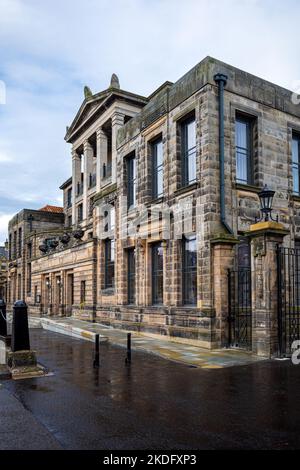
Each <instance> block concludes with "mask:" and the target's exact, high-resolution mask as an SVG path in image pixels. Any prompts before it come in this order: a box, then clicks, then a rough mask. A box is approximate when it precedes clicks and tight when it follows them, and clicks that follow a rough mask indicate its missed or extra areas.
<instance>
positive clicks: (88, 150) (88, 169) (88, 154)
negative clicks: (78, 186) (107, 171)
mask: <svg viewBox="0 0 300 470" xmlns="http://www.w3.org/2000/svg"><path fill="white" fill-rule="evenodd" d="M83 152H84V176H83V220H86V218H87V216H88V213H89V204H88V197H87V193H88V189H89V179H90V174H91V173H92V171H93V157H94V152H93V147H92V146H91V144H90V143H89V141H88V140H86V141H85V142H84V146H83Z"/></svg>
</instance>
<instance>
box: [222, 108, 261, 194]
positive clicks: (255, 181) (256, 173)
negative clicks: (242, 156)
mask: <svg viewBox="0 0 300 470" xmlns="http://www.w3.org/2000/svg"><path fill="white" fill-rule="evenodd" d="M237 114H239V115H241V116H243V115H244V116H245V117H246V118H249V119H251V120H253V126H254V128H253V131H252V132H253V134H254V136H252V145H253V149H252V163H251V167H252V169H251V171H252V177H251V181H252V184H251V183H249V184H243V183H239V182H238V181H237V179H236V149H235V122H236V116H237ZM230 121H231V126H230V154H231V174H232V179H233V182H234V183H235V184H236V185H239V186H245V187H247V186H248V187H255V188H258V187H261V186H262V184H263V181H262V178H261V176H260V175H261V173H262V172H261V171H260V162H262V158H263V153H262V135H263V125H262V113H261V112H260V111H258V110H257V109H254V108H252V107H251V106H246V105H243V104H240V103H237V102H230ZM225 134H226V128H225Z"/></svg>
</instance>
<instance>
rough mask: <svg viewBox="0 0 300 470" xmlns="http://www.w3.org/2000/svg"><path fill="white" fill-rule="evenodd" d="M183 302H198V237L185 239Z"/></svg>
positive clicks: (190, 303)
mask: <svg viewBox="0 0 300 470" xmlns="http://www.w3.org/2000/svg"><path fill="white" fill-rule="evenodd" d="M182 275H183V302H184V304H187V305H195V304H196V303H197V242H196V237H195V236H193V237H189V238H185V239H184V240H183V272H182Z"/></svg>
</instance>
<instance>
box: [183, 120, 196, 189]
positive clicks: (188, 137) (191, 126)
mask: <svg viewBox="0 0 300 470" xmlns="http://www.w3.org/2000/svg"><path fill="white" fill-rule="evenodd" d="M181 161H182V185H183V186H187V185H189V184H192V183H194V182H195V181H196V123H195V118H194V117H191V118H189V119H186V120H185V121H183V122H182V123H181Z"/></svg>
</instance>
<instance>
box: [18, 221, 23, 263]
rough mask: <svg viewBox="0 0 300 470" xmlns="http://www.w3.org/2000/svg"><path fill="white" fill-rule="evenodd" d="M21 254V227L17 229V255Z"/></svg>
mask: <svg viewBox="0 0 300 470" xmlns="http://www.w3.org/2000/svg"><path fill="white" fill-rule="evenodd" d="M21 254H22V228H21V227H20V228H19V230H18V256H21Z"/></svg>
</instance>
